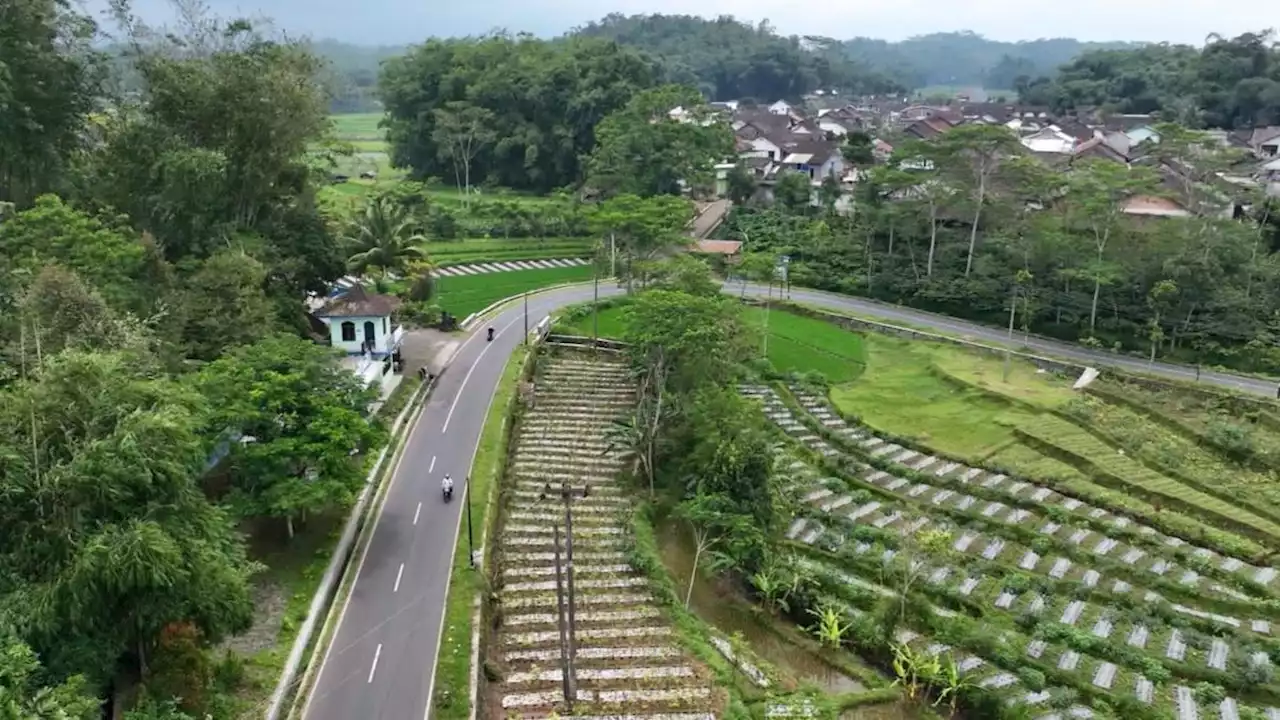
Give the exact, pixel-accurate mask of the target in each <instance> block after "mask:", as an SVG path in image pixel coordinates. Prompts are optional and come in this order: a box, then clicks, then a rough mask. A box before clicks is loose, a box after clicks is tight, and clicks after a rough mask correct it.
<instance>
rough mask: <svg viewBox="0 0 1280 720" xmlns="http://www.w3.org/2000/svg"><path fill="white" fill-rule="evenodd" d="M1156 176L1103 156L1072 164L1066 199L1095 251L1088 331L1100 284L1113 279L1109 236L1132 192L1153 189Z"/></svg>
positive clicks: (1120, 228) (1093, 325)
mask: <svg viewBox="0 0 1280 720" xmlns="http://www.w3.org/2000/svg"><path fill="white" fill-rule="evenodd" d="M1157 185H1158V179H1157V177H1156V176H1155V174H1154V173H1153V172H1152V171H1150V170H1149V169H1147V168H1142V167H1129V166H1127V165H1123V164H1120V163H1115V162H1110V161H1107V160H1089V161H1085V162H1083V163H1080V164H1079V165H1077V166H1076V170H1075V172H1073V173H1072V174H1071V177H1070V179H1069V182H1068V186H1067V196H1066V198H1067V203H1068V206H1069V208H1070V212H1071V219H1072V221H1073V222H1076V223H1079V224H1080V225H1082V226H1083V227H1085V228H1086V229H1087V231H1088V233H1089V234H1090V236H1091V237H1092V240H1093V247H1094V251H1095V255H1094V257H1093V260H1092V262H1091V263H1090V265H1089V267H1088V268H1087V269H1086V272H1087V273H1088V275H1089V277H1090V278H1091V279H1092V280H1093V298H1092V300H1091V302H1090V305H1089V332H1090V333H1091V334H1092V333H1093V332H1094V330H1095V329H1096V328H1097V324H1098V298H1099V296H1100V295H1101V293H1102V286H1103V285H1105V284H1109V283H1110V282H1112V281H1114V280H1115V279H1116V274H1117V270H1118V268H1117V266H1116V264H1115V263H1113V262H1110V261H1109V260H1108V258H1107V255H1106V253H1107V248H1108V247H1109V246H1110V245H1111V242H1112V239H1113V238H1114V237H1115V236H1116V235H1117V234H1118V233H1121V232H1123V224H1122V221H1123V219H1124V208H1125V205H1126V204H1127V203H1128V202H1129V200H1131V199H1132V198H1133V197H1134V196H1137V195H1145V194H1151V193H1154V192H1155V191H1156V186H1157Z"/></svg>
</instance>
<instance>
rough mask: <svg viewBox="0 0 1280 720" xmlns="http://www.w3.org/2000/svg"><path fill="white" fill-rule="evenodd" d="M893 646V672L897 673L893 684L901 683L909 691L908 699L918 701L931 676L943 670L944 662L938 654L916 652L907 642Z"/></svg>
mask: <svg viewBox="0 0 1280 720" xmlns="http://www.w3.org/2000/svg"><path fill="white" fill-rule="evenodd" d="M892 648H893V673H894V675H897V678H896V679H895V680H894V681H893V684H894V685H901V686H902V689H903V690H905V691H906V693H907V700H909V701H911V702H916V701H917V700H919V699H920V698H921V697H923V694H924V688H925V685H926V684H927V682H928V680H929V678H932V677H936V676H937V675H938V673H940V672H941V671H942V663H941V661H940V660H938V656H937V655H933V654H930V653H927V652H916V651H915V650H912V649H911V647H910V646H909V645H907V644H906V643H894V644H893V645H892Z"/></svg>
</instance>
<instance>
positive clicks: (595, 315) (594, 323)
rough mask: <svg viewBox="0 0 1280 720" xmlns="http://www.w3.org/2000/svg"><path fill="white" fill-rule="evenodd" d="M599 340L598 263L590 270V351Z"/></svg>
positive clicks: (594, 348)
mask: <svg viewBox="0 0 1280 720" xmlns="http://www.w3.org/2000/svg"><path fill="white" fill-rule="evenodd" d="M599 342H600V264H599V263H596V265H595V266H594V268H593V269H592V271H591V352H592V354H594V353H595V352H596V346H597V345H598V344H599Z"/></svg>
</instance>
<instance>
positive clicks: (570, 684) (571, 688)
mask: <svg viewBox="0 0 1280 720" xmlns="http://www.w3.org/2000/svg"><path fill="white" fill-rule="evenodd" d="M553 493H558V494H559V495H560V500H561V501H562V502H563V503H564V527H565V539H564V540H565V541H564V547H565V566H564V569H563V572H564V584H565V586H567V596H566V595H565V594H563V593H562V591H561V590H560V587H561V577H560V575H561V567H560V531H559V526H558V525H557V526H556V536H555V542H556V592H557V593H562V597H564V599H563V600H562V601H561V602H560V622H561V625H560V628H561V630H560V647H561V650H560V654H561V657H563V658H564V661H563V662H562V665H563V666H564V676H565V684H564V685H565V687H564V692H565V702H566V703H567V704H568V710H569V711H570V712H572V710H573V705H572V703H573V699H574V698H576V697H577V693H578V678H577V671H576V669H575V667H574V663H575V662H576V660H577V656H578V648H577V637H576V636H577V627H578V626H577V608H576V606H577V598H576V597H575V595H574V588H573V574H574V573H573V499H574V498H578V497H583V498H585V497H587V496H588V495H590V494H591V486H590V485H583V486H582V489H581V490H578V489H575V488H571V487H569V484H568V483H562V484H561V485H560V488H559V489H558V490H553V489H552V487H551V483H547V484H546V485H545V486H544V487H543V489H542V493H541V495H540V497H539V499H540V500H546V499H547V498H549V497H551V496H552V494H553ZM566 615H567V622H566ZM566 625H567V628H566Z"/></svg>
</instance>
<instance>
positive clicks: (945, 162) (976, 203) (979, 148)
mask: <svg viewBox="0 0 1280 720" xmlns="http://www.w3.org/2000/svg"><path fill="white" fill-rule="evenodd" d="M937 150H938V153H939V155H938V160H939V161H940V162H941V165H942V168H943V172H944V173H946V174H948V175H949V176H950V177H951V178H952V179H953V181H954V182H957V183H960V184H961V187H963V188H964V191H965V192H966V193H967V194H968V195H969V200H970V202H971V203H972V205H973V221H972V223H971V225H970V228H969V253H968V256H967V258H966V260H965V265H964V275H965V277H969V273H971V272H972V271H973V255H974V251H975V249H976V248H977V245H978V230H979V227H980V225H981V221H982V212H983V210H985V209H986V205H987V202H988V199H989V197H988V193H989V192H990V190H991V184H992V180H993V179H994V178H995V176H996V174H997V173H998V172H999V170H1000V164H1001V163H1002V162H1003V161H1004V160H1005V159H1006V158H1007V157H1009V156H1010V155H1012V154H1013V153H1016V152H1020V151H1021V150H1022V148H1021V146H1020V145H1019V144H1018V138H1017V137H1016V136H1015V135H1014V134H1013V133H1012V132H1010V131H1009V129H1008V128H1006V127H1004V126H1002V125H984V124H975V125H961V126H959V127H957V128H953V129H952V130H949V131H947V132H946V133H943V134H942V135H941V136H939V139H938V141H937Z"/></svg>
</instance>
